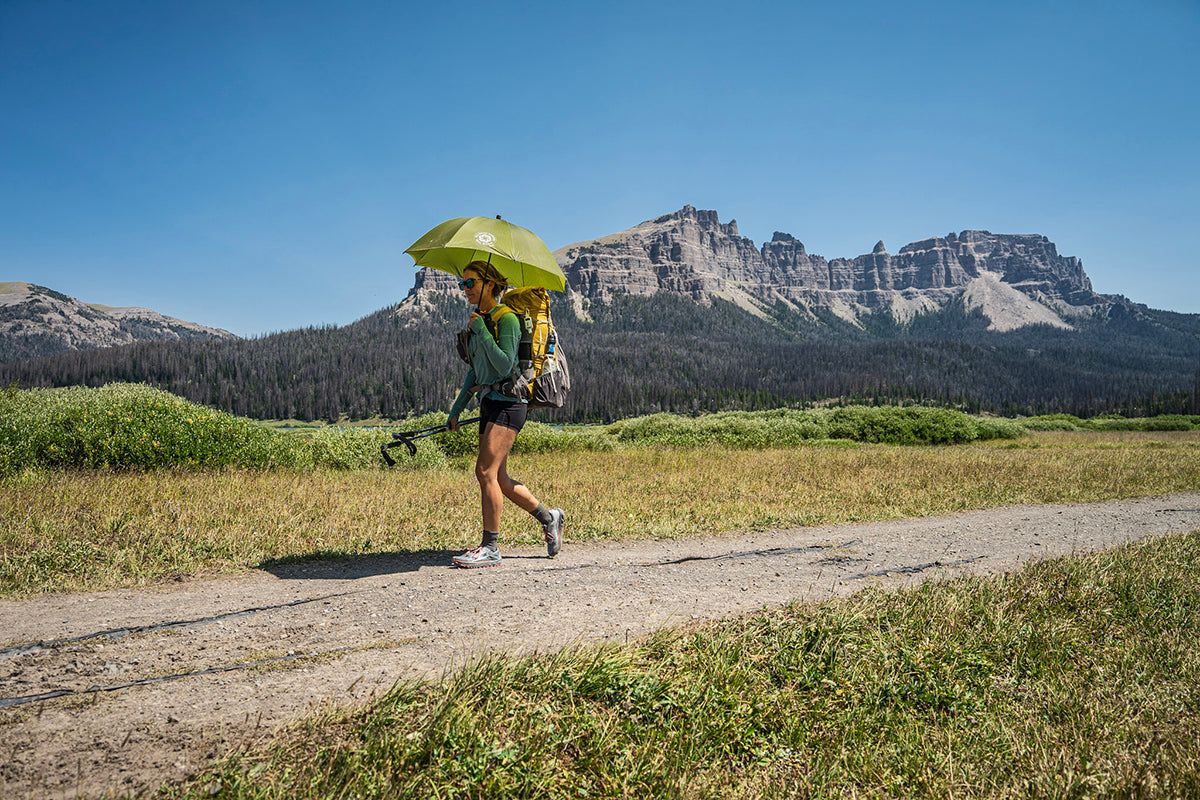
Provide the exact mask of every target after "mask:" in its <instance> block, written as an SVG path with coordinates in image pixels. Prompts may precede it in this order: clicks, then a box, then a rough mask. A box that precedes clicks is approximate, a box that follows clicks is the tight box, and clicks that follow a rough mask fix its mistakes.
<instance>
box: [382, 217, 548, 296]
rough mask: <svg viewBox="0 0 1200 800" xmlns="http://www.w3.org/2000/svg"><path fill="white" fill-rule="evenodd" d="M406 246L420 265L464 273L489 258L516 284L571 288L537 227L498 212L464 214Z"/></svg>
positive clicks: (452, 272)
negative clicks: (529, 227)
mask: <svg viewBox="0 0 1200 800" xmlns="http://www.w3.org/2000/svg"><path fill="white" fill-rule="evenodd" d="M404 252H406V253H408V254H409V255H410V256H412V257H413V260H414V261H416V262H417V266H418V267H433V268H434V269H439V270H441V271H442V272H449V273H451V274H453V275H457V276H459V277H460V278H461V277H462V271H463V268H464V267H466V266H467V264H469V263H471V262H472V261H487V262H488V263H490V264H491V265H492V266H493V267H495V268H496V269H497V270H499V272H500V274H501V275H503V276H504V277H505V278H506V279H508V282H509V284H510V285H511V286H543V287H545V288H547V289H553V290H554V291H556V292H563V291H566V288H567V282H566V278H564V277H563V272H562V268H561V267H559V266H558V262H557V261H555V260H554V256H552V255H551V254H550V248H549V247H546V243H545V242H543V241H542V240H541V239H539V238H538V237H537V235H536V234H534V233H533V232H531V231H528V230H526V229H525V228H522V227H520V226H518V225H513V224H512V223H511V222H508V221H506V220H502V219H500V217H498V216H497V217H496V218H495V219H492V218H491V217H458V218H457V219H451V220H447V221H445V222H443V223H442V224H441V225H438V226H437V227H436V228H434V229H433V230H431V231H429V232H428V233H426V234H425V235H424V236H422V237H421V238H420V239H418V240H417V241H416V242H414V243H413V245H412V247H410V248H408V249H407V250H405V251H404Z"/></svg>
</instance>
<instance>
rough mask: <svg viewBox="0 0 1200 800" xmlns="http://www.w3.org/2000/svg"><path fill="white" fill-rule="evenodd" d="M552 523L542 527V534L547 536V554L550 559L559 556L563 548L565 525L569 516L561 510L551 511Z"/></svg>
mask: <svg viewBox="0 0 1200 800" xmlns="http://www.w3.org/2000/svg"><path fill="white" fill-rule="evenodd" d="M550 517H551V519H550V522H549V524H547V525H543V526H542V532H543V533H545V534H546V554H547V555H549V556H550V558H554V557H555V556H556V555H558V549H559V548H560V547H562V534H563V523H565V522H566V520H567V515H566V514H564V513H563V510H562V509H561V508H555V509H551V511H550Z"/></svg>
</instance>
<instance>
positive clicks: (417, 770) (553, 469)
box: [0, 386, 1200, 798]
mask: <svg viewBox="0 0 1200 800" xmlns="http://www.w3.org/2000/svg"><path fill="white" fill-rule="evenodd" d="M0 412H2V413H0V525H2V526H3V530H2V531H0V596H5V597H10V598H20V597H23V596H29V595H32V594H37V593H44V592H59V591H78V590H85V589H103V588H115V587H131V586H143V585H156V584H159V583H161V582H163V581H164V580H167V579H171V578H176V577H185V578H186V577H196V576H201V575H209V574H215V573H237V572H241V571H246V570H253V569H258V568H261V567H263V566H265V565H269V564H270V563H274V562H278V561H280V560H303V559H328V558H351V557H354V556H356V555H358V554H361V553H367V552H398V551H411V550H420V549H427V548H448V549H454V548H458V547H463V546H466V545H467V544H468V543H469V544H474V541H473V540H474V539H475V538H476V536H477V530H476V527H475V526H476V525H477V515H478V508H477V502H478V501H477V490H476V488H475V485H474V477H473V475H472V473H471V455H470V454H471V444H472V436H473V433H474V432H473V431H463V432H460V433H456V434H446V435H443V436H439V437H435V438H431V439H426V440H422V441H421V442H420V443H419V446H418V452H417V455H416V456H415V457H412V458H410V457H408V456H407V454H405V453H403V451H402V449H401V448H396V449H394V450H393V451H392V452H393V453H395V454H396V455H397V456H398V457H399V458H400V464H399V465H398V466H396V467H395V468H391V469H388V468H385V467H384V466H383V465H382V460H381V459H380V458H379V452H378V446H379V444H381V443H383V442H386V441H389V440H390V438H391V434H390V430H389V429H388V427H387V426H379V427H376V428H372V427H361V426H358V427H352V426H328V427H323V428H320V429H312V430H307V431H300V432H288V433H284V432H280V431H278V430H273V429H271V428H269V427H267V426H263V425H260V424H258V423H255V422H253V421H250V420H244V419H240V418H235V417H230V416H228V415H223V414H220V413H219V412H215V411H212V410H210V409H204V408H201V407H197V406H193V405H191V404H188V403H185V402H183V401H181V400H178V399H177V398H173V397H171V396H170V395H164V394H163V393H160V392H156V391H154V390H151V389H148V388H146V387H139V386H115V387H106V388H105V389H71V390H38V391H32V392H20V391H16V390H7V391H6V392H4V393H3V396H2V397H0ZM442 420H444V416H441V417H439V416H438V415H426V416H425V417H422V418H418V419H413V420H405V421H401V422H399V423H397V424H398V425H399V426H401V427H403V428H417V427H424V426H426V425H430V424H437V423H438V422H439V421H442ZM1198 423H1200V419H1198V418H1196V417H1173V418H1156V419H1154V420H1122V419H1119V418H1105V419H1097V420H1080V419H1076V418H1066V417H1047V418H1033V419H1027V420H1019V421H1018V420H1002V419H983V418H975V417H970V416H968V415H965V414H961V413H959V412H955V411H949V410H945V409H931V408H920V407H907V408H882V409H877V408H864V407H845V408H837V407H830V408H822V409H809V410H780V411H776V412H762V413H754V414H750V413H734V412H731V413H728V414H714V415H707V416H702V417H694V418H690V417H676V416H672V415H653V416H649V417H643V418H638V419H634V420H626V421H622V422H619V423H615V424H614V425H609V426H590V427H578V428H566V429H561V430H560V429H555V428H552V427H550V426H545V425H538V424H534V425H531V426H530V428H529V430H528V431H527V433H528V435H526V433H523V434H522V437H521V440H523V441H522V448H521V450H520V452H516V453H514V455H513V457H512V459H511V460H510V466H511V469H512V471H513V473H514V474H516V475H519V476H520V477H521V478H522V480H524V481H525V482H526V483H528V484H530V485H531V486H534V487H536V488H537V491H538V492H539V494H542V495H544V496H547V497H553V498H554V502H555V504H556V505H562V506H564V507H568V508H571V509H572V519H573V521H574V523H573V524H572V526H571V528H570V540H571V541H573V542H586V541H600V540H613V539H623V538H630V537H695V536H705V535H712V534H718V533H725V532H728V531H731V530H754V529H763V528H769V527H776V526H794V525H816V524H826V523H831V522H841V521H852V520H879V519H900V518H904V517H914V516H923V515H930V514H942V513H949V512H954V511H959V510H966V509H978V508H987V507H994V506H997V505H1008V504H1016V503H1046V502H1087V501H1098V500H1107V499H1114V498H1123V497H1135V496H1144V495H1151V494H1162V493H1168V492H1178V491H1193V490H1197V489H1200V431H1198V430H1197V428H1198V427H1200V426H1198ZM521 440H519V441H521ZM506 525H509V526H511V527H509V528H506V530H505V531H503V532H502V535H503V536H504V537H505V540H506V541H514V542H517V541H527V542H528V543H531V544H532V543H534V541H533V539H532V538H525V539H523V538H522V537H529V536H530V534H529V532H528V531H527V530H526V528H527V527H528V526H521V527H520V529H518V527H517V525H516V524H515V522H514V521H513V520H512V518H511V515H510V516H508V517H506ZM1198 627H1200V532H1193V533H1191V534H1186V535H1179V536H1174V537H1168V538H1164V539H1159V540H1156V541H1148V542H1142V543H1137V544H1130V545H1126V546H1123V547H1120V548H1116V549H1114V550H1110V551H1105V552H1102V553H1098V554H1094V555H1089V556H1086V557H1079V558H1069V559H1058V560H1053V561H1045V562H1041V563H1038V564H1035V565H1033V566H1030V567H1028V568H1026V569H1024V570H1022V571H1021V572H1019V573H1016V574H1011V575H1001V576H992V577H986V578H971V579H958V580H953V581H944V582H939V583H927V584H924V585H922V586H920V587H917V588H915V589H910V590H904V591H892V592H888V591H881V590H867V591H864V592H860V593H859V594H856V595H854V596H852V597H850V598H847V599H844V600H835V601H830V602H826V603H821V604H804V603H794V604H791V605H788V606H786V607H784V608H781V609H776V610H764V611H762V612H760V613H758V614H754V615H750V616H747V617H743V618H738V619H733V620H728V621H725V622H722V623H717V624H705V625H695V626H690V627H682V628H676V629H671V630H666V631H663V632H661V633H660V634H658V635H655V636H653V637H651V638H649V639H647V640H644V641H634V642H629V643H626V644H622V645H611V646H603V647H585V648H579V649H576V650H571V651H568V652H562V653H557V654H544V655H540V656H536V657H530V658H520V659H518V658H507V657H502V656H496V657H492V658H490V659H487V660H484V661H482V662H479V663H475V664H473V665H471V666H469V667H467V668H465V669H463V670H462V671H460V672H458V673H456V674H454V675H451V676H449V677H447V678H446V679H445V680H443V681H440V682H435V683H413V684H410V685H405V686H401V687H398V688H397V689H396V690H395V691H393V692H392V693H391V694H389V695H388V696H386V697H385V698H383V699H381V700H380V701H378V702H377V703H374V704H372V705H371V706H370V707H367V708H363V709H358V710H355V711H348V712H345V713H341V712H334V711H330V712H327V713H326V714H324V715H322V716H319V717H314V718H311V719H308V720H305V721H303V722H302V723H300V724H298V725H297V726H295V727H293V728H290V729H289V730H287V731H286V732H285V733H283V734H281V736H280V737H279V738H278V739H277V741H276V742H275V743H274V744H273V745H271V746H268V747H260V748H257V749H254V750H252V751H245V752H240V753H237V754H235V755H234V756H232V757H231V758H229V759H228V760H227V761H224V762H222V763H220V764H217V765H215V766H213V767H212V768H211V769H209V770H207V771H206V772H205V773H204V774H202V775H200V776H197V777H196V778H195V779H194V780H193V781H190V782H188V783H185V784H179V785H171V786H166V787H164V788H163V789H162V790H161V795H162V796H164V797H188V798H191V797H209V796H216V797H247V798H249V797H254V798H258V797H262V798H274V797H281V798H282V797H485V796H524V797H582V796H600V797H628V796H639V797H650V796H655V797H657V796H664V797H728V796H739V797H740V796H761V797H930V798H932V797H949V796H961V797H997V798H1009V797H1064V798H1065V797H1185V796H1200V755H1198V754H1200V636H1198V635H1197V634H1198V633H1200V631H1198V630H1197V628H1198ZM498 721H499V722H498Z"/></svg>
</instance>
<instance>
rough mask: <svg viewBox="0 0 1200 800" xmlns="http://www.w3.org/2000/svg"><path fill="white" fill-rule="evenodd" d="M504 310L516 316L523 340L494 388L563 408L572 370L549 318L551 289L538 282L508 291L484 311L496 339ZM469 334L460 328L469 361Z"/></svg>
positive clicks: (538, 404) (541, 405) (537, 405)
mask: <svg viewBox="0 0 1200 800" xmlns="http://www.w3.org/2000/svg"><path fill="white" fill-rule="evenodd" d="M505 314H515V315H516V316H517V320H518V321H519V322H520V323H521V341H520V344H519V345H518V346H517V363H516V364H514V365H513V370H512V374H511V375H509V377H508V378H506V379H505V380H503V381H500V382H499V383H497V384H494V385H493V386H492V388H493V389H495V390H496V391H498V392H500V393H501V394H504V395H508V396H509V397H518V398H524V399H526V400H528V401H529V407H530V408H562V406H563V403H564V402H565V401H566V399H567V392H569V391H571V373H570V370H569V369H568V367H567V359H566V356H565V355H564V354H563V352H562V348H561V347H560V346H559V341H558V331H557V330H555V328H554V321H553V320H552V319H551V318H550V292H548V291H546V290H545V289H543V288H541V287H538V286H531V287H527V288H523V289H510V290H509V291H508V292H506V293H505V294H504V302H503V304H501V305H498V306H496V308H494V309H492V313H491V314H484V315H483V321H484V324H485V325H486V326H487V329H488V331H489V332H490V333H491V334H492V337H493V338H495V339H496V341H497V343H499V334H498V333H497V330H496V321H497V320H498V319H500V318H501V317H503V316H504V315H505ZM469 336H470V331H459V334H458V354H459V355H460V356H462V359H463V361H466V362H467V363H468V364H469V363H470V358H469V356H468V351H467V338H468V337H469ZM480 388H482V387H480Z"/></svg>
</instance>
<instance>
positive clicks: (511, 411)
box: [479, 397, 529, 436]
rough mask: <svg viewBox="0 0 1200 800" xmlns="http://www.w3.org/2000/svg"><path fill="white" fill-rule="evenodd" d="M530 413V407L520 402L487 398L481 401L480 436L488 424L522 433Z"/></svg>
mask: <svg viewBox="0 0 1200 800" xmlns="http://www.w3.org/2000/svg"><path fill="white" fill-rule="evenodd" d="M528 413H529V405H528V404H527V403H522V402H521V401H520V400H493V399H492V398H490V397H485V398H483V399H482V400H480V401H479V435H480V436H482V435H483V429H484V428H485V427H487V425H488V423H492V424H494V425H503V426H504V427H506V428H512V429H513V430H514V431H520V430H521V428H524V427H525V417H526V415H528Z"/></svg>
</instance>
